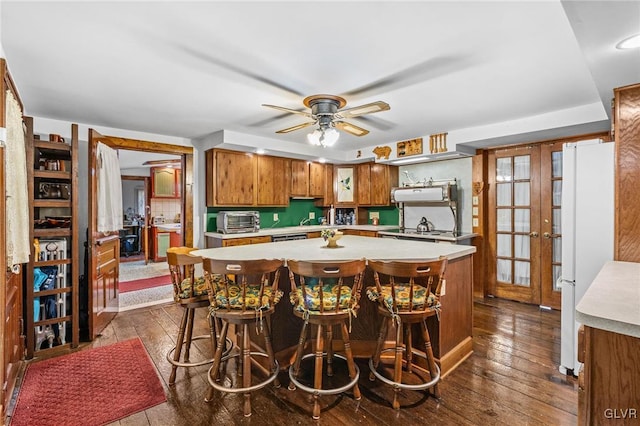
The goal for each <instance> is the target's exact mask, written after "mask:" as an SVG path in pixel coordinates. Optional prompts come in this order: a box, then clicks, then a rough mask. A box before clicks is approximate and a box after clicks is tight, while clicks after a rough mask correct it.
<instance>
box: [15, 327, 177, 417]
mask: <svg viewBox="0 0 640 426" xmlns="http://www.w3.org/2000/svg"><path fill="white" fill-rule="evenodd" d="M166 400H167V398H166V396H165V394H164V389H163V387H162V384H161V383H160V379H159V377H158V372H157V371H156V368H155V366H154V365H153V363H152V361H151V359H150V358H149V354H148V353H147V351H146V349H145V348H144V345H143V344H142V342H141V341H140V339H138V338H135V339H131V340H125V341H123V342H118V343H115V344H113V345H109V346H103V347H99V348H95V349H88V350H84V351H80V352H75V353H72V354H69V355H63V356H60V357H57V358H51V359H47V360H44V361H40V362H36V363H34V364H30V365H29V366H28V367H27V370H26V372H25V376H24V380H23V381H22V385H21V387H20V393H19V394H18V400H17V402H16V406H15V409H14V411H13V415H12V417H11V423H10V424H11V426H22V425H25V426H26V425H29V426H32V425H39V426H45V425H52V426H53V425H56V426H59V425H85V426H86V425H104V424H107V423H111V422H114V421H116V420H119V419H122V418H124V417H127V416H130V415H131V414H134V413H137V412H138V411H142V410H146V409H147V408H150V407H152V406H154V405H157V404H160V403H162V402H165V401H166Z"/></svg>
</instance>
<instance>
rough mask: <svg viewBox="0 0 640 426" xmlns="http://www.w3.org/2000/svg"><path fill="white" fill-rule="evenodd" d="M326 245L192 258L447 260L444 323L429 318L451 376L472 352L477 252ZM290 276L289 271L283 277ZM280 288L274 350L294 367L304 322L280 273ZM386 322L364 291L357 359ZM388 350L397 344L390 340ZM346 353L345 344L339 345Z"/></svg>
mask: <svg viewBox="0 0 640 426" xmlns="http://www.w3.org/2000/svg"><path fill="white" fill-rule="evenodd" d="M326 245H327V243H326V242H325V241H324V240H322V239H318V238H313V239H306V240H296V241H283V242H278V243H265V244H256V245H247V246H235V247H219V248H210V249H203V250H197V251H195V252H193V254H195V255H198V256H202V257H205V258H215V259H223V260H250V259H259V258H267V259H268V258H277V259H283V260H284V261H285V263H286V261H287V260H288V259H297V260H306V261H334V260H351V259H361V258H365V259H383V260H427V259H435V258H438V257H439V256H446V257H447V259H448V260H449V263H448V266H447V271H446V273H445V279H446V284H445V285H443V286H442V295H441V304H442V311H441V314H440V320H439V321H438V319H437V318H436V317H432V318H429V320H428V327H429V333H430V335H431V341H432V345H433V350H434V355H435V357H436V359H437V362H438V363H439V364H440V368H441V370H442V374H443V375H446V374H448V373H449V372H451V371H452V370H453V369H454V368H455V367H456V366H457V365H458V364H459V363H461V362H462V361H464V360H465V359H466V358H467V357H468V356H470V355H471V353H472V351H473V344H472V330H473V314H472V310H473V271H472V269H473V262H472V256H473V253H474V252H475V251H476V248H475V247H473V246H465V245H449V244H437V243H429V242H421V241H405V240H394V239H383V238H371V237H361V236H354V235H344V236H343V237H342V238H341V239H340V240H339V241H338V245H339V247H338V248H328V247H326ZM283 272H285V271H283ZM364 279H365V282H364V285H365V287H366V286H370V285H373V274H372V273H371V271H369V270H367V271H366V273H365V278H364ZM279 285H280V288H281V289H282V290H284V291H285V296H284V297H283V298H282V300H281V301H280V303H278V305H277V306H276V312H275V313H274V315H273V316H272V323H273V325H272V334H273V346H274V349H275V351H276V352H277V353H276V356H277V358H278V361H279V362H280V365H281V366H282V367H286V366H287V365H288V364H289V359H290V357H291V355H292V354H293V351H294V350H295V345H296V343H297V340H298V335H299V331H300V328H301V326H302V322H301V320H300V319H299V318H297V317H295V316H294V315H293V313H292V307H291V305H290V304H289V302H288V301H289V296H288V293H289V277H288V274H287V273H281V276H280V283H279ZM380 322H381V318H379V317H378V315H377V307H376V305H375V303H374V302H371V301H370V300H369V299H368V298H367V296H366V294H365V292H364V291H363V293H362V296H361V298H360V310H359V312H358V316H357V318H354V320H353V323H352V334H351V339H352V348H353V351H354V356H356V357H363V358H368V357H370V356H371V355H372V354H373V351H374V349H375V342H376V338H377V332H378V330H379V326H380ZM387 341H388V344H389V345H392V341H393V338H392V337H391V338H390V337H389V336H388V337H387ZM335 345H336V349H337V350H341V342H339V341H337V342H335Z"/></svg>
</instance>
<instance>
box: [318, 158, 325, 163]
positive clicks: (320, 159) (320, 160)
mask: <svg viewBox="0 0 640 426" xmlns="http://www.w3.org/2000/svg"><path fill="white" fill-rule="evenodd" d="M318 162H319V163H326V162H327V159H326V158H318Z"/></svg>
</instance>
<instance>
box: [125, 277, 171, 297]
mask: <svg viewBox="0 0 640 426" xmlns="http://www.w3.org/2000/svg"><path fill="white" fill-rule="evenodd" d="M169 284H171V275H162V276H160V277H152V278H143V279H141V280H134V281H124V282H120V283H118V290H119V291H120V293H126V292H128V291H136V290H144V289H145V288H151V287H160V286H162V285H169Z"/></svg>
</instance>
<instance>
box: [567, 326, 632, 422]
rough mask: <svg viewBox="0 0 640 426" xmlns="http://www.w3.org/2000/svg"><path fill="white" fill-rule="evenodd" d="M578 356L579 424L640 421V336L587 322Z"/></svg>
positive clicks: (579, 343) (581, 335) (580, 338)
mask: <svg viewBox="0 0 640 426" xmlns="http://www.w3.org/2000/svg"><path fill="white" fill-rule="evenodd" d="M578 360H579V361H581V362H584V366H583V369H582V371H580V374H579V376H578V424H579V425H593V424H596V425H601V424H614V423H615V424H621V425H622V424H624V425H626V424H637V422H638V419H640V405H639V402H638V401H640V338H637V337H632V336H627V335H624V334H619V333H614V332H611V331H606V330H601V329H599V328H593V327H587V326H585V327H584V332H582V331H581V332H580V333H579V334H578Z"/></svg>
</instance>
